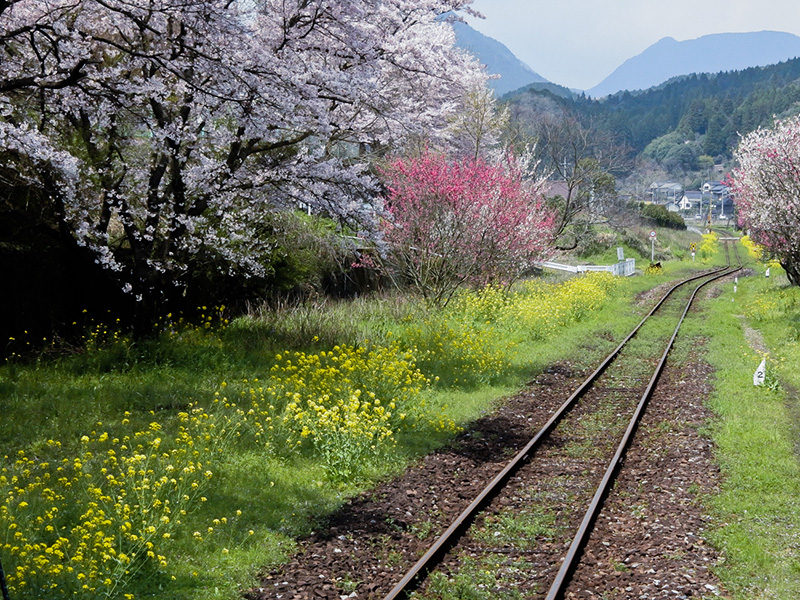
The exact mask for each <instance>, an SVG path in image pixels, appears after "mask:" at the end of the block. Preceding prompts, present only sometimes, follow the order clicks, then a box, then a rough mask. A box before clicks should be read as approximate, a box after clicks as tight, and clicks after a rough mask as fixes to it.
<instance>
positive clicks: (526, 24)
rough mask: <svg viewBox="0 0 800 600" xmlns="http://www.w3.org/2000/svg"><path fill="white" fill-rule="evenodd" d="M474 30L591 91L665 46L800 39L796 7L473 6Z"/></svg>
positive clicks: (665, 1) (743, 0)
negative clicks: (669, 41) (756, 37)
mask: <svg viewBox="0 0 800 600" xmlns="http://www.w3.org/2000/svg"><path fill="white" fill-rule="evenodd" d="M472 8H473V9H475V10H477V11H478V12H480V13H481V14H482V15H483V16H485V17H486V18H485V19H474V18H470V17H468V18H467V22H468V23H469V24H470V25H471V26H472V27H473V28H475V29H477V30H478V31H480V32H481V33H483V34H484V35H488V36H489V37H492V38H494V39H496V40H497V41H499V42H501V43H503V44H505V45H506V46H507V47H508V48H509V49H510V50H511V51H512V52H513V53H514V54H515V55H516V56H517V58H519V59H520V60H521V61H522V62H524V63H526V64H527V65H528V66H529V67H530V68H531V69H533V70H534V71H536V72H537V73H538V74H539V75H541V76H542V77H544V78H545V79H548V80H549V81H552V82H553V83H557V84H560V85H564V86H567V87H570V88H575V89H579V90H586V89H589V88H591V87H593V86H595V85H597V84H598V83H600V82H601V81H602V80H603V79H605V78H606V77H607V76H608V75H610V74H611V73H612V72H613V71H614V69H616V68H617V67H618V66H620V65H621V64H622V63H623V62H625V61H626V60H627V59H629V58H631V57H632V56H636V55H637V54H640V53H641V52H643V51H644V50H645V49H647V48H648V47H649V46H651V45H653V44H655V43H656V42H657V41H659V40H660V39H662V38H665V37H672V38H675V39H676V40H678V41H685V40H691V39H695V38H698V37H701V36H703V35H708V34H712V33H745V32H751V31H764V30H771V31H785V32H788V33H794V34H796V35H800V3H798V2H797V0H474V1H473V3H472Z"/></svg>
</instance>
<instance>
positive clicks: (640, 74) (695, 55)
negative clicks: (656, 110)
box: [586, 31, 800, 98]
mask: <svg viewBox="0 0 800 600" xmlns="http://www.w3.org/2000/svg"><path fill="white" fill-rule="evenodd" d="M796 57H800V36H796V35H794V34H791V33H783V32H778V31H758V32H752V33H718V34H712V35H705V36H702V37H699V38H697V39H693V40H687V41H684V42H678V41H676V40H675V39H673V38H671V37H667V38H663V39H662V40H660V41H658V42H656V43H655V44H653V45H652V46H650V47H649V48H647V49H646V50H645V51H644V52H642V53H641V54H638V55H637V56H634V57H632V58H629V59H628V60H626V61H625V62H624V63H623V64H622V65H620V66H619V67H618V68H617V69H616V70H615V71H614V72H613V73H611V75H609V76H608V77H606V78H605V79H604V80H603V81H601V82H600V83H599V84H598V85H596V86H594V87H593V88H590V89H588V90H586V93H587V94H588V95H589V96H591V97H593V98H601V97H603V96H607V95H609V94H614V93H616V92H619V91H622V90H629V91H636V90H646V89H649V88H651V87H654V86H657V85H659V84H662V83H664V82H665V81H667V80H669V79H671V78H674V77H678V76H682V75H689V74H692V73H719V72H723V71H736V70H742V69H746V68H748V67H758V66H765V65H771V64H777V63H780V62H783V61H786V60H789V59H792V58H796Z"/></svg>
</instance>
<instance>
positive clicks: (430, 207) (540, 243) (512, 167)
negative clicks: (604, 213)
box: [382, 151, 554, 305]
mask: <svg viewBox="0 0 800 600" xmlns="http://www.w3.org/2000/svg"><path fill="white" fill-rule="evenodd" d="M382 173H383V176H384V179H385V184H386V186H387V188H388V196H387V205H388V210H389V212H390V214H391V218H390V219H388V220H387V221H386V222H385V224H384V231H385V239H386V241H387V242H388V245H389V252H390V255H391V257H392V260H393V262H394V264H395V266H396V268H397V270H398V271H399V272H400V273H401V274H402V276H403V277H404V278H405V279H406V280H407V281H408V282H409V283H410V284H411V285H412V286H413V287H414V288H416V289H417V290H418V291H419V292H420V293H421V294H422V295H423V296H424V297H425V298H427V299H429V300H430V301H432V302H433V303H435V304H439V305H444V304H446V303H447V302H448V301H449V300H450V298H451V297H452V295H453V293H454V292H455V291H456V290H457V289H458V288H460V287H462V286H471V287H475V288H480V287H483V286H485V285H487V284H490V283H499V284H508V283H511V282H513V281H514V280H516V279H517V278H519V277H520V275H522V274H523V273H524V272H525V271H526V270H528V269H530V268H531V266H532V265H533V264H534V263H535V262H536V261H538V260H541V259H543V258H544V257H545V256H546V255H547V254H548V250H549V248H550V243H551V241H552V234H553V224H554V219H553V216H552V215H551V214H549V213H548V212H547V210H546V209H545V206H544V199H543V198H542V196H541V194H539V192H538V189H537V188H538V186H537V182H529V181H525V180H524V179H523V177H522V169H521V167H520V165H519V164H518V162H517V161H516V160H515V159H514V158H513V157H511V156H510V155H509V156H508V157H507V158H506V160H505V161H503V162H501V163H499V164H489V163H487V162H485V161H484V160H482V159H463V160H460V161H453V162H451V161H448V160H447V158H446V157H445V156H444V155H442V154H437V153H433V152H430V151H426V152H424V153H422V154H421V155H420V156H419V157H415V158H397V159H394V160H392V161H390V162H389V163H388V164H387V165H386V166H385V168H384V169H383V170H382Z"/></svg>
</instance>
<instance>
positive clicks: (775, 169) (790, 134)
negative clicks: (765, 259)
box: [733, 117, 800, 285]
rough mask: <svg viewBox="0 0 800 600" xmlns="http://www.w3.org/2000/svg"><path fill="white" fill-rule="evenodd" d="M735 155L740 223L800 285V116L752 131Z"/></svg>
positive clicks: (735, 187)
mask: <svg viewBox="0 0 800 600" xmlns="http://www.w3.org/2000/svg"><path fill="white" fill-rule="evenodd" d="M735 157H736V159H737V161H738V167H737V168H736V169H735V171H734V173H733V195H734V201H735V203H736V207H737V209H738V212H739V224H740V226H741V227H742V228H743V229H746V230H748V231H749V232H750V237H751V239H752V240H753V241H755V242H756V243H758V244H760V245H761V246H763V247H764V249H765V251H766V253H767V254H768V256H770V257H771V258H774V259H777V260H778V261H779V262H780V263H781V266H783V268H784V269H785V270H786V274H787V276H788V278H789V281H790V282H791V283H792V284H794V285H800V117H793V118H790V119H786V120H780V121H776V122H775V124H774V127H772V128H770V129H758V130H756V131H754V132H752V133H750V134H748V135H747V136H745V137H744V138H743V139H742V140H741V142H740V143H739V147H738V149H737V150H736V154H735Z"/></svg>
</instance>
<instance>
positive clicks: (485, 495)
mask: <svg viewBox="0 0 800 600" xmlns="http://www.w3.org/2000/svg"><path fill="white" fill-rule="evenodd" d="M729 270H730V267H719V268H717V269H713V270H711V271H710V272H707V273H703V274H700V275H694V276H692V277H688V278H687V279H684V280H683V281H680V282H678V283H676V284H675V285H673V286H672V287H671V288H670V289H669V290H668V291H667V292H666V293H665V294H664V295H663V296H662V298H661V299H660V300H659V301H658V302H657V303H656V305H655V306H654V307H653V308H652V309H651V310H650V312H649V313H647V315H646V316H645V317H644V318H643V319H642V320H641V321H640V322H639V324H638V325H637V326H636V327H635V328H634V329H633V330H632V331H631V332H630V333H629V334H628V335H627V337H626V338H625V339H624V340H622V342H621V343H620V344H619V345H618V346H617V347H616V349H614V350H613V351H612V352H611V353H610V354H609V355H608V356H607V357H606V358H605V359H603V362H602V363H600V366H598V367H597V369H595V371H594V372H593V373H592V374H591V375H589V377H588V378H587V379H586V380H584V382H583V383H582V384H581V385H580V386H579V387H578V388H577V389H576V390H575V391H574V392H573V393H572V395H571V396H570V397H569V398H568V399H567V400H566V401H565V402H564V403H563V404H562V405H561V406H560V407H559V408H558V410H556V412H555V413H553V416H552V417H551V418H550V420H548V421H547V423H545V425H544V426H543V427H542V428H541V429H540V430H539V431H538V433H536V435H535V436H533V437H532V438H531V439H530V441H529V442H528V443H527V444H526V445H525V447H524V448H522V450H520V451H519V452H518V453H517V454H516V455H515V456H514V457H513V458H512V459H511V460H510V461H509V462H508V463H507V464H506V466H505V467H504V468H503V470H502V471H500V473H498V474H497V475H496V476H495V477H494V479H492V481H491V482H489V484H488V485H487V486H486V487H485V488H484V489H483V490H482V491H481V492H480V493H479V494H478V495H477V496H476V497H475V499H474V500H473V501H472V502H471V503H470V505H469V506H468V507H467V508H465V509H464V510H463V511H462V512H461V514H460V515H459V516H458V517H456V519H455V520H454V521H453V522H452V523H451V525H450V526H449V527H448V528H447V529H446V530H445V531H444V533H442V534H441V535H440V536H439V537H438V538H437V539H436V541H435V542H434V543H433V544H432V545H431V546H430V548H429V549H428V551H427V552H426V553H425V554H424V555H423V556H422V557H421V558H420V559H419V560H418V561H417V562H416V563H415V564H414V566H413V567H411V569H409V570H408V571H407V572H406V574H405V575H404V576H403V578H402V579H401V580H400V581H399V582H398V583H397V584H396V585H395V587H394V588H393V589H392V590H391V591H390V592H389V593H388V594H387V595H386V596H384V600H396V599H398V598H403V597H404V595H405V594H407V593H408V592H410V591H411V590H412V588H413V584H414V581H415V580H416V579H417V577H418V576H419V575H421V574H423V573H425V572H426V571H427V570H428V567H429V566H430V565H432V564H433V562H434V559H435V558H436V557H437V556H438V555H439V554H440V553H443V552H444V551H445V550H446V549H447V548H448V547H450V545H451V544H452V543H453V542H454V541H455V540H456V539H457V538H458V537H459V536H460V533H461V531H462V529H464V528H465V527H466V526H467V525H468V523H469V522H470V521H471V519H472V517H473V516H474V515H475V514H476V513H477V512H478V510H479V509H480V508H481V507H482V506H483V505H484V503H485V502H486V501H487V500H488V499H489V498H491V497H492V496H493V495H494V493H495V492H496V491H497V490H498V489H499V488H500V487H501V485H502V484H503V483H504V482H505V481H506V480H507V479H508V478H509V477H510V476H511V475H512V474H513V473H514V472H515V471H516V469H517V468H518V467H519V466H520V464H521V463H522V461H523V460H525V458H526V457H527V455H528V454H529V453H530V452H531V450H533V449H534V448H535V447H536V446H538V445H539V444H540V443H541V441H542V439H543V438H544V437H545V436H546V435H547V434H548V433H550V431H551V430H552V429H553V428H554V427H555V425H556V424H557V423H558V422H559V421H560V420H561V418H562V417H563V416H564V414H565V413H566V412H567V411H568V410H569V409H570V408H572V405H573V404H574V403H575V402H576V401H577V400H578V399H579V398H580V397H581V396H582V395H583V394H584V392H586V390H587V389H588V388H589V386H591V384H592V383H594V381H595V380H596V379H597V378H598V377H599V376H600V375H601V374H602V373H603V372H604V371H605V369H606V368H607V367H608V365H609V364H611V362H612V361H613V360H614V359H615V358H616V357H617V356H618V355H619V353H620V352H621V351H622V349H623V347H624V346H625V345H626V344H627V343H628V342H629V341H630V340H631V339H632V338H633V337H634V336H635V335H636V333H637V332H638V331H639V330H640V329H641V327H642V326H643V325H644V323H645V322H646V321H647V320H648V319H649V318H650V317H651V316H652V315H653V314H654V313H655V312H656V311H657V310H658V309H659V308H661V306H662V305H663V304H664V302H666V300H667V298H669V296H670V295H671V294H672V292H674V291H675V290H676V289H678V288H679V287H681V286H683V285H686V284H687V283H689V282H692V281H695V280H697V279H702V278H703V277H709V276H711V275H718V276H719V277H724V276H725V275H727V274H728V273H727V271H729ZM723 271H725V272H723ZM720 272H723V273H721V274H720Z"/></svg>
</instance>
